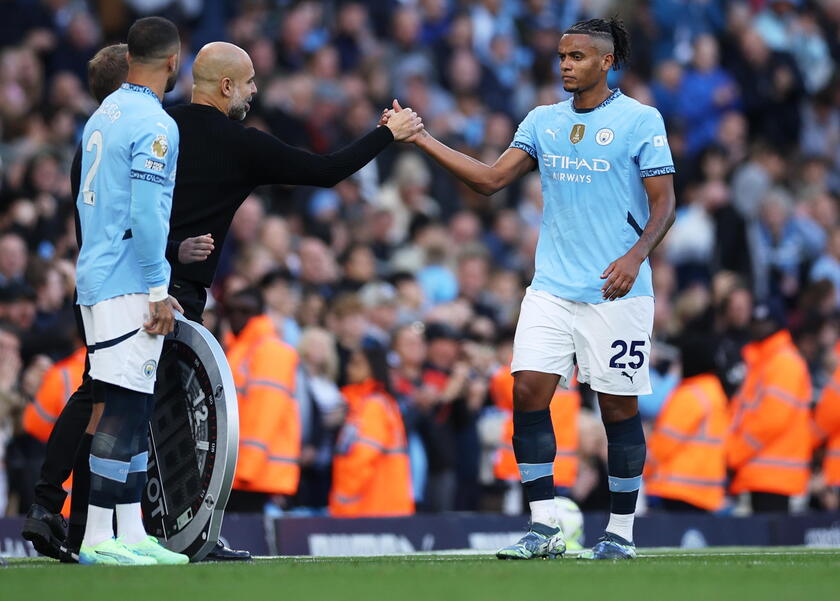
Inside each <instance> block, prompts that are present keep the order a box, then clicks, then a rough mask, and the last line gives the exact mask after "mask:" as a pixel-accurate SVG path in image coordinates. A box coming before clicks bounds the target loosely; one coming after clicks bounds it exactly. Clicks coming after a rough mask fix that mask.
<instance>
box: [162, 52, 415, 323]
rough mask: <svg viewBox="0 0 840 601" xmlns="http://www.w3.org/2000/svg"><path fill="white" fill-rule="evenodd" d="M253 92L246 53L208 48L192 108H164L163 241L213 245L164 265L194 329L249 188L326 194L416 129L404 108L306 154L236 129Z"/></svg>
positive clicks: (199, 59) (198, 65)
mask: <svg viewBox="0 0 840 601" xmlns="http://www.w3.org/2000/svg"><path fill="white" fill-rule="evenodd" d="M256 92H257V86H256V84H255V83H254V66H253V65H252V64H251V58H250V57H249V56H248V53H247V52H245V51H244V50H242V49H241V48H239V47H238V46H234V45H233V44H228V43H226V42H212V43H210V44H207V45H206V46H204V47H203V48H202V49H201V50H200V51H199V53H198V55H197V56H196V58H195V62H194V63H193V92H192V102H191V103H190V104H182V105H179V106H176V107H173V108H171V109H169V114H170V115H171V116H172V118H173V119H175V122H176V123H177V124H178V130H179V132H180V135H181V143H180V146H179V155H178V175H177V179H176V181H175V193H174V196H173V202H172V216H171V217H170V220H169V224H170V232H169V237H170V239H174V240H183V239H186V238H189V237H191V236H199V235H202V234H207V233H209V234H210V235H211V236H212V243H213V247H212V249H211V250H212V252H211V253H210V256H209V257H208V259H207V261H205V262H203V263H201V265H190V266H189V267H185V266H183V265H180V264H177V263H173V265H172V280H171V283H170V291H169V292H170V294H172V296H174V297H176V298H177V299H178V301H179V302H180V303H181V305H182V306H183V307H184V315H185V316H186V317H187V318H188V319H191V320H193V321H198V322H201V313H202V312H203V310H204V303H205V301H206V299H207V295H206V289H207V288H208V287H209V286H210V284H211V283H212V281H213V275H214V274H215V272H216V267H217V266H218V263H219V255H220V252H221V249H222V246H223V245H224V240H225V236H226V235H227V232H228V229H229V228H230V222H231V220H232V219H233V215H234V214H235V213H236V210H237V209H238V208H239V205H241V204H242V201H244V200H245V198H246V197H247V196H248V195H249V194H250V193H251V191H252V190H253V189H254V188H256V187H257V186H261V185H265V184H285V185H305V186H319V187H323V188H331V187H332V186H334V185H336V184H337V183H338V182H340V181H341V180H343V179H345V178H346V177H348V176H350V175H352V174H353V173H355V172H356V171H358V170H359V169H361V168H362V167H364V166H365V165H366V164H367V163H368V162H370V161H371V160H372V159H373V158H374V157H376V155H378V154H379V153H380V152H382V151H383V150H384V149H385V148H386V147H388V146H389V145H390V144H391V143H392V142H394V141H395V140H396V141H402V140H406V139H408V138H409V137H411V136H412V135H414V134H415V133H417V132H418V131H419V130H420V129H421V128H422V122H421V121H420V119H419V117H417V115H416V113H413V112H412V111H411V109H408V114H407V115H405V116H404V117H402V118H401V119H400V121H399V122H397V123H392V122H389V123H388V124H387V125H384V126H381V127H376V128H374V129H373V130H371V131H370V132H369V133H368V134H367V135H365V136H362V137H361V138H359V139H358V140H356V141H355V142H352V143H351V144H349V145H348V146H346V147H345V148H342V149H341V150H339V151H337V152H335V153H332V154H327V155H318V154H312V153H310V152H306V151H304V150H300V149H298V148H295V147H292V146H289V145H288V144H285V143H284V142H282V141H280V140H278V139H277V138H275V137H274V136H272V135H270V134H267V133H264V132H262V131H260V130H258V129H254V128H249V127H244V126H243V125H242V124H241V123H240V121H241V120H242V119H244V118H245V115H246V114H247V113H248V110H249V109H250V108H251V106H250V103H251V101H252V99H253V96H254V94H256ZM400 114H401V113H397V114H396V115H400ZM170 244H173V243H172V242H170Z"/></svg>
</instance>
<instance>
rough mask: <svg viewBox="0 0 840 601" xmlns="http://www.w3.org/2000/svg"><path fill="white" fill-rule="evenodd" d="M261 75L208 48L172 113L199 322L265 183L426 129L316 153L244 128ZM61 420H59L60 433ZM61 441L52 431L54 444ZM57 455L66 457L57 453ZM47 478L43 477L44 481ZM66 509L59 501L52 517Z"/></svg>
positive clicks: (185, 280) (218, 45)
mask: <svg viewBox="0 0 840 601" xmlns="http://www.w3.org/2000/svg"><path fill="white" fill-rule="evenodd" d="M254 75H255V74H254V68H253V65H252V63H251V59H250V57H249V56H248V54H247V53H246V52H245V51H244V50H242V49H241V48H239V47H238V46H235V45H233V44H228V43H225V42H213V43H210V44H207V45H206V46H204V48H202V49H201V50H200V51H199V53H198V55H197V56H196V59H195V62H194V63H193V80H194V83H193V95H192V101H191V103H190V104H186V105H180V106H176V107H173V108H171V109H169V114H170V115H171V116H172V118H173V119H174V120H175V122H176V123H177V124H178V130H179V133H180V144H179V154H178V167H177V175H176V182H175V191H174V194H173V199H172V213H171V216H170V231H169V242H168V245H167V259H168V260H169V261H170V263H171V264H172V277H171V280H170V294H171V295H172V296H174V297H175V298H176V299H177V300H178V302H179V303H180V304H181V306H182V307H183V308H184V315H185V316H186V317H187V318H188V319H191V320H193V321H197V322H199V323H201V321H202V319H201V317H202V313H203V311H204V305H205V302H206V300H207V295H206V288H207V287H209V286H210V284H211V283H212V281H213V276H214V274H215V271H216V266H217V265H218V262H219V252H220V251H221V248H222V246H223V243H224V239H225V237H226V236H227V231H228V229H229V227H230V223H231V220H232V219H233V215H234V214H235V213H236V210H237V209H238V208H239V206H240V205H241V204H242V202H243V201H244V200H245V198H246V197H247V196H248V195H249V194H250V193H251V191H252V190H253V189H254V188H256V187H257V186H260V185H265V184H286V185H311V186H320V187H332V186H334V185H335V184H337V183H338V182H340V181H341V180H343V179H345V178H346V177H348V176H349V175H351V174H353V173H354V172H356V171H358V170H359V169H361V168H362V167H363V166H364V165H366V164H367V163H368V162H370V161H371V160H372V159H373V158H374V157H376V155H378V154H379V153H380V152H381V151H382V150H384V149H385V148H386V147H387V146H389V145H390V144H391V143H392V142H394V141H395V140H396V141H402V140H407V139H408V138H410V137H412V136H413V135H415V134H416V133H418V132H419V131H420V130H421V129H422V122H421V120H420V118H419V117H418V116H417V115H416V113H414V112H413V111H411V109H405V110H403V111H401V112H400V113H397V114H396V115H395V116H394V117H392V118H391V119H390V120H389V122H388V123H387V125H384V126H380V127H376V128H375V129H373V130H372V131H371V132H370V133H368V134H367V135H365V136H363V137H362V138H360V139H359V140H357V141H355V142H353V143H352V144H350V145H349V146H347V147H345V148H343V149H342V150H339V151H338V152H335V153H333V154H329V155H317V154H312V153H310V152H306V151H304V150H300V149H297V148H294V147H292V146H289V145H287V144H284V143H283V142H281V141H280V140H278V139H277V138H275V137H274V136H271V135H269V134H266V133H263V132H261V131H259V130H256V129H253V128H246V127H244V126H243V125H242V124H241V123H239V122H240V121H241V120H242V119H244V118H245V115H246V114H247V112H248V110H249V109H250V102H251V100H252V99H253V96H254V94H256V92H257V88H256V84H255V83H254ZM79 169H80V167H76V165H75V164H74V173H73V174H71V179H75V180H76V181H77V182H78V180H79ZM77 189H78V188H77ZM180 241H184V242H180ZM185 257H189V260H195V261H202V262H201V263H192V264H190V265H189V267H186V265H185V263H183V262H182V261H184V260H185V259H184V258H185ZM205 259H206V260H205ZM68 406H69V403H68ZM65 411H66V408H65ZM77 413H78V412H77ZM88 415H89V414H88ZM65 421H66V420H65ZM76 422H79V420H78V419H77V420H75V422H74V425H76V426H77V425H78V424H77V423H76ZM61 423H62V420H61V418H60V419H59V422H58V423H57V424H56V427H58V425H59V424H61ZM67 425H68V427H67V428H65V429H63V430H64V431H63V432H62V435H61V439H62V440H64V441H66V440H67V439H68V438H69V437H73V436H74V437H75V438H74V440H75V441H78V440H79V439H80V438H81V437H82V435H83V428H81V429H80V428H75V429H73V428H71V427H69V426H70V424H69V423H68V424H67ZM71 435H72V436H71ZM55 437H56V432H55V430H54V433H53V435H52V436H51V441H52V439H53V438H55ZM59 446H60V447H61V448H60V449H59ZM69 448H70V446H69V445H68V444H66V442H65V444H62V445H55V444H48V447H47V457H46V458H45V464H47V463H48V462H49V463H50V464H51V465H53V466H55V465H59V464H62V466H63V464H66V472H65V471H63V470H53V472H54V473H65V474H69V472H70V467H71V466H72V464H73V457H72V456H71V457H69V458H68V457H67V456H66V450H67V449H69ZM74 448H75V446H74ZM51 451H52V452H51ZM59 453H62V454H63V456H62V457H59V456H58V454H59ZM83 463H86V462H83V461H79V462H77V465H75V469H76V470H77V471H81V470H84V469H85V467H86V466H85V465H82V464H83ZM44 476H45V474H44V473H43V471H42V481H43V479H44ZM65 478H66V476H65ZM65 478H62V479H60V480H58V478H57V477H54V479H55V480H57V482H54V483H51V484H52V487H53V488H57V489H58V490H60V487H61V482H63V480H64V479H65ZM39 484H43V482H41V483H39ZM74 489H75V487H74ZM80 496H81V495H80ZM84 498H86V495H85V496H84ZM62 502H63V499H62ZM33 509H34V507H33ZM42 509H43V508H40V509H38V510H37V511H35V512H34V514H33V510H32V509H30V514H28V517H31V518H32V519H37V520H38V521H41V522H43V523H44V524H45V525H49V526H51V527H53V531H54V532H55V522H56V521H57V520H58V519H60V516H56V515H54V514H51V513H49V512H45V511H42ZM50 509H52V508H50ZM59 510H60V505H59V506H58V509H55V510H53V511H54V513H58V511H59ZM42 552H43V551H42ZM53 556H55V555H53ZM62 556H64V555H62ZM248 557H250V555H249V554H248V553H247V552H244V551H233V550H231V549H227V548H225V547H223V546H222V545H221V543H218V544H217V546H216V549H215V550H214V551H213V552H211V553H210V555H208V559H247V558H248Z"/></svg>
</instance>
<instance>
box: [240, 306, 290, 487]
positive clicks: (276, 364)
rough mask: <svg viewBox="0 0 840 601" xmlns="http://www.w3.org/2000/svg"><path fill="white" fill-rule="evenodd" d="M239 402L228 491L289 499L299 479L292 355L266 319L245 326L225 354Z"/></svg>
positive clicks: (259, 319) (264, 316) (288, 347)
mask: <svg viewBox="0 0 840 601" xmlns="http://www.w3.org/2000/svg"><path fill="white" fill-rule="evenodd" d="M227 357H228V362H229V363H230V369H231V371H232V372H233V379H234V382H235V384H236V393H237V397H238V402H239V459H238V460H237V462H236V475H235V476H234V480H233V488H235V489H237V490H244V491H252V492H264V493H271V494H283V495H292V494H294V493H295V492H297V488H298V482H299V480H300V466H299V464H298V462H299V459H300V444H301V423H300V412H299V408H298V404H297V401H296V400H295V397H294V390H295V371H296V369H297V364H298V355H297V352H296V351H295V350H294V349H293V348H292V347H290V346H289V345H287V344H286V343H285V342H283V341H282V340H281V339H280V337H279V336H278V335H277V333H276V330H275V328H274V323H273V322H272V321H271V318H270V317H269V316H267V315H259V316H257V317H254V318H252V319H251V320H250V321H248V324H247V325H246V326H245V328H244V329H243V330H242V331H241V332H240V333H239V336H236V337H235V338H233V340H232V342H231V344H230V347H229V348H228V351H227Z"/></svg>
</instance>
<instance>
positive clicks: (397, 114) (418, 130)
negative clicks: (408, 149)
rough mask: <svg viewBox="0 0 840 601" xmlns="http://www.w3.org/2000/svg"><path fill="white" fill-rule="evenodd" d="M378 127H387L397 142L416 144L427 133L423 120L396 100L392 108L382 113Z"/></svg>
mask: <svg viewBox="0 0 840 601" xmlns="http://www.w3.org/2000/svg"><path fill="white" fill-rule="evenodd" d="M378 125H380V126H384V127H387V128H389V129H390V130H391V133H392V134H394V140H395V141H397V142H408V143H411V142H415V141H416V140H417V138H418V137H419V136H421V135H423V133H424V132H425V126H424V125H423V119H421V118H420V117H419V116H418V115H417V113H415V112H414V111H413V110H411V108H409V107H406V108H403V107H401V106H400V103H399V102H397V100H396V99H395V100H394V102H393V105H392V108H389V109H385V110H383V111H382V116H381V117H380V118H379V123H378Z"/></svg>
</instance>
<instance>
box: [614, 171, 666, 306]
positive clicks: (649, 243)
mask: <svg viewBox="0 0 840 601" xmlns="http://www.w3.org/2000/svg"><path fill="white" fill-rule="evenodd" d="M642 181H643V183H644V186H645V191H646V192H647V196H648V204H649V205H650V218H649V219H648V222H647V224H646V225H645V229H644V230H643V231H642V235H641V236H640V237H639V240H638V241H637V242H636V244H634V245H633V246H632V247H630V250H629V251H627V253H626V254H625V255H624V256H623V257H620V258H618V259H616V260H615V261H613V262H612V263H610V264H609V266H608V267H607V268H606V269H605V270H604V273H603V274H601V279H602V280H606V282H604V285H603V287H602V288H601V291H602V293H603V296H604V299H606V300H615V299H617V298H621V297H622V296H624V295H625V294H627V293H628V292H630V289H631V288H632V287H633V283H634V282H635V281H636V276H638V275H639V267H641V265H642V261H644V260H645V259H647V258H648V256H649V255H650V253H651V252H653V249H654V248H656V246H657V245H658V244H659V243H660V242H661V241H662V238H664V237H665V234H666V233H668V230H669V229H670V227H671V225H672V224H673V223H674V206H675V204H676V203H675V198H674V176H673V175H671V174H668V175H657V176H654V177H646V178H645V179H644V180H642Z"/></svg>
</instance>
